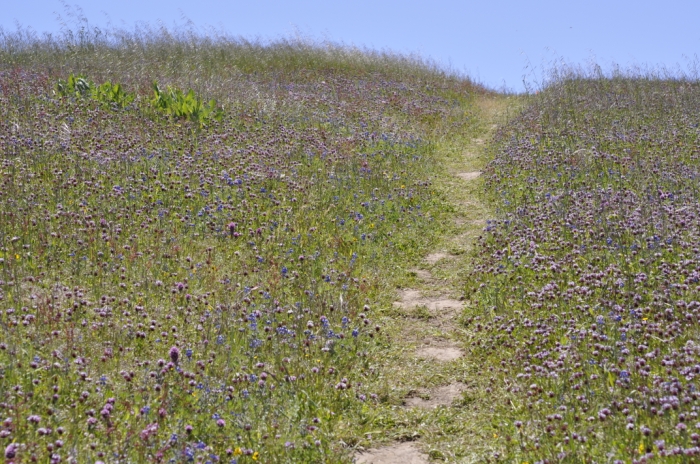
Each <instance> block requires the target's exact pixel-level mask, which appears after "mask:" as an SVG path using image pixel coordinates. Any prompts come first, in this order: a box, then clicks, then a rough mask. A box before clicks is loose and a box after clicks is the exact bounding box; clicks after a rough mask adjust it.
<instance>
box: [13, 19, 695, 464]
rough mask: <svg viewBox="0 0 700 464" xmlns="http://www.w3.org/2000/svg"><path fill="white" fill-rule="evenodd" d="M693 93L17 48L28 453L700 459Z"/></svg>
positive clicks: (91, 36) (136, 46)
mask: <svg viewBox="0 0 700 464" xmlns="http://www.w3.org/2000/svg"><path fill="white" fill-rule="evenodd" d="M699 107H700V86H699V85H698V83H697V79H696V78H689V77H684V78H675V79H674V78H659V77H654V76H651V75H633V74H630V75H615V76H602V75H595V74H592V75H587V74H585V73H578V74H576V73H574V74H563V75H561V76H560V77H558V78H556V79H553V80H552V81H551V82H550V83H549V84H548V85H547V86H546V87H545V88H543V89H542V90H541V91H540V92H538V93H537V94H536V95H523V96H513V95H503V94H497V93H495V92H492V91H489V90H487V89H485V88H484V87H482V86H480V85H478V84H476V83H474V82H473V81H471V80H469V79H468V78H466V77H464V76H459V75H455V74H453V73H450V72H447V71H445V70H442V69H440V68H439V67H438V66H436V65H434V64H432V63H430V62H428V61H425V60H421V59H419V58H416V57H407V56H403V55H395V54H391V53H388V52H381V53H380V52H375V51H371V50H361V49H356V48H352V47H347V46H338V45H333V44H314V43H309V42H304V41H293V40H279V41H276V42H272V43H267V44H262V43H258V42H250V41H246V40H243V39H233V38H230V37H227V36H222V35H216V34H212V35H210V36H202V35H199V34H196V33H194V32H192V31H189V30H182V31H172V30H167V29H162V28H160V29H150V28H148V27H142V28H140V29H136V30H134V31H124V30H111V31H106V32H99V33H98V32H97V31H91V30H90V29H88V28H82V29H81V28H78V29H75V30H73V31H71V30H66V31H65V32H64V34H62V35H60V36H56V37H47V36H42V37H40V36H37V35H34V34H32V33H31V32H27V31H26V30H24V31H23V30H19V31H17V32H12V33H10V32H4V31H0V162H1V164H0V326H1V327H2V331H1V332H0V450H1V451H2V452H3V453H4V458H5V460H6V462H13V463H24V462H51V463H54V462H55V463H57V462H78V463H83V462H85V463H98V462H103V463H110V462H121V463H127V462H129V463H130V462H174V463H175V462H177V463H180V462H182V463H185V462H198V463H205V462H211V463H215V462H226V463H230V464H233V463H241V464H242V463H252V462H261V463H297V462H299V463H317V462H318V463H320V462H323V463H336V462H338V463H343V462H345V463H350V462H353V460H359V461H361V462H372V461H368V459H375V461H373V462H375V463H380V462H381V463H383V464H384V463H390V462H399V461H396V460H395V461H390V460H384V461H381V459H386V458H384V457H381V452H382V450H393V451H392V452H393V453H394V456H399V455H400V454H401V453H408V454H402V456H403V458H401V459H403V460H402V461H401V462H402V463H404V464H405V463H407V462H428V461H432V462H516V463H528V464H533V463H535V462H540V463H555V462H570V463H579V462H590V463H607V462H655V461H663V462H692V460H693V459H697V458H694V457H693V456H697V455H698V454H699V453H700V448H699V446H700V444H699V443H698V442H699V441H700V430H698V429H699V428H700V420H698V418H697V415H698V411H697V409H698V405H697V403H698V398H699V397H700V391H698V390H697V386H696V382H695V377H696V376H697V375H700V360H699V359H698V357H700V342H698V341H697V337H698V325H697V324H698V322H699V319H698V318H699V317H700V316H699V313H698V311H700V302H698V300H700V298H698V291H699V290H700V266H699V265H698V259H699V258H700V256H699V254H700V248H699V245H698V238H700V237H699V235H700V232H699V231H700V224H698V222H700V203H698V199H699V198H698V194H699V189H698V185H699V184H698V179H699V166H698V157H699V156H700V140H699V138H700V113H699V112H698V108H699ZM482 172H483V174H481V173H482ZM479 174H481V175H479ZM696 432H697V433H696ZM397 444H399V445H397ZM369 450H376V451H377V453H378V454H372V452H371V451H369ZM409 459H413V460H414V461H409Z"/></svg>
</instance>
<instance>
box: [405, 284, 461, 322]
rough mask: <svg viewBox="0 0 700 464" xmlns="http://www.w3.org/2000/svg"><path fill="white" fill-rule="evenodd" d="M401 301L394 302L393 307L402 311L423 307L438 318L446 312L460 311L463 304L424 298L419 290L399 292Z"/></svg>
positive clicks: (441, 299)
mask: <svg viewBox="0 0 700 464" xmlns="http://www.w3.org/2000/svg"><path fill="white" fill-rule="evenodd" d="M400 297H401V299H400V300H399V301H394V306H397V307H399V308H404V309H412V308H415V307H416V306H425V307H426V308H428V310H429V311H430V312H432V313H434V314H433V315H434V316H440V315H442V313H444V312H445V311H446V310H459V309H462V306H464V303H462V302H461V301H459V300H455V299H452V298H446V297H437V298H424V297H423V295H421V292H420V291H419V290H413V289H410V288H408V289H405V290H402V291H401V292H400Z"/></svg>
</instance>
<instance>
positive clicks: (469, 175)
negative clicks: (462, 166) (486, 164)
mask: <svg viewBox="0 0 700 464" xmlns="http://www.w3.org/2000/svg"><path fill="white" fill-rule="evenodd" d="M480 175H481V171H469V172H459V173H457V177H459V178H460V179H463V180H474V179H476V178H477V177H479V176H480Z"/></svg>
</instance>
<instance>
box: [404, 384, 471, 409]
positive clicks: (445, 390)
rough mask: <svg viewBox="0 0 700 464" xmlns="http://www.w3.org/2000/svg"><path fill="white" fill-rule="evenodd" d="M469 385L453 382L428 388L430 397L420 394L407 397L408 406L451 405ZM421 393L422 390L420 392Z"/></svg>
mask: <svg viewBox="0 0 700 464" xmlns="http://www.w3.org/2000/svg"><path fill="white" fill-rule="evenodd" d="M466 389H467V387H466V385H464V384H463V383H452V384H450V385H444V386H442V387H437V388H433V389H431V390H428V391H427V393H428V395H429V398H428V399H423V398H421V397H420V396H413V397H410V398H406V399H405V403H406V407H407V408H422V409H434V408H437V407H438V406H450V405H451V404H452V402H453V401H454V400H455V399H457V398H459V396H460V395H461V394H462V392H463V391H464V390H466ZM419 393H421V392H419Z"/></svg>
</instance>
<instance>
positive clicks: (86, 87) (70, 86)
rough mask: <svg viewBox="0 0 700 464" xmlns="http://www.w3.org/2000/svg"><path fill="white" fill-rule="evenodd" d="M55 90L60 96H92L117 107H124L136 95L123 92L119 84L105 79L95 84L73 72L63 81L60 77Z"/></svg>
mask: <svg viewBox="0 0 700 464" xmlns="http://www.w3.org/2000/svg"><path fill="white" fill-rule="evenodd" d="M56 92H57V93H58V95H60V96H61V97H68V96H75V97H80V98H92V99H93V100H97V101H99V102H100V103H103V104H105V105H107V106H110V107H112V106H115V105H116V106H117V107H119V108H124V107H125V106H127V105H129V104H130V103H132V102H133V101H134V100H135V99H136V95H135V94H133V93H128V92H125V91H124V89H123V88H122V86H121V84H118V83H114V84H113V83H112V82H110V81H107V82H105V83H104V84H101V85H97V84H95V83H94V82H92V81H90V80H88V79H87V77H85V76H81V75H77V76H76V75H74V74H71V75H70V76H68V79H67V80H65V81H64V80H63V79H60V80H59V81H58V83H57V84H56Z"/></svg>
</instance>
